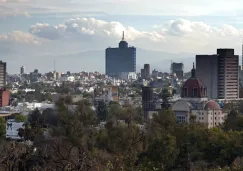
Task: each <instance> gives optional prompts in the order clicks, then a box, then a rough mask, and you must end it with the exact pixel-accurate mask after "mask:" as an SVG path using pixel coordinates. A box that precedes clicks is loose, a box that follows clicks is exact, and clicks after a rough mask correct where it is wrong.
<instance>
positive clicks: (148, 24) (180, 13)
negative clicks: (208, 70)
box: [0, 0, 243, 73]
mask: <svg viewBox="0 0 243 171" xmlns="http://www.w3.org/2000/svg"><path fill="white" fill-rule="evenodd" d="M218 3H220V5H218ZM242 8H243V2H239V1H237V0H232V1H230V2H229V1H226V0H220V1H219V0H215V1H213V2H212V1H209V0H205V1H196V2H195V1H192V0H187V1H185V2H183V3H182V2H181V1H179V0H172V1H163V0H160V1H159V0H154V1H153V3H151V2H150V1H145V0H140V1H137V0H117V1H113V0H99V1H97V0H92V1H88V2H87V1H75V0H72V1H69V0H58V1H57V0H52V1H47V0H0V25H1V27H0V60H2V61H5V62H7V63H8V66H7V71H8V72H9V73H19V71H20V67H21V66H22V65H24V66H26V67H27V70H28V72H31V71H33V70H34V69H35V68H37V69H39V71H40V72H48V71H52V70H53V68H54V67H53V62H54V60H55V61H56V65H57V69H58V70H60V71H63V72H64V71H67V70H73V71H82V70H88V71H95V70H98V71H101V72H104V64H102V62H103V61H104V58H105V56H104V53H105V48H107V47H109V46H110V47H117V45H118V43H119V41H120V39H121V35H122V31H125V38H126V40H127V41H128V43H129V45H132V46H135V47H137V48H139V49H143V50H146V51H147V52H148V53H147V54H146V55H147V56H145V55H144V54H139V53H138V54H137V59H138V63H137V65H138V67H137V68H140V67H141V65H142V64H143V62H144V63H145V62H146V63H151V65H152V66H154V68H156V69H158V70H161V71H164V72H166V71H167V72H168V65H169V64H168V63H165V62H164V61H168V62H169V61H170V60H172V61H175V62H181V61H185V62H186V63H185V65H186V67H185V69H186V71H187V70H189V69H190V65H191V61H189V60H188V59H189V58H190V59H193V57H195V56H191V55H195V54H215V53H216V49H217V48H234V49H235V54H237V55H239V56H241V46H242V45H241V44H242V35H243V22H242V21H241V19H242V18H243V13H242V12H241V11H242ZM102 49H103V50H104V51H103V52H101V50H102ZM94 51H95V52H96V51H97V52H100V54H98V53H93V52H94ZM149 51H151V53H152V54H154V56H155V57H152V56H150V55H149ZM155 51H161V59H160V58H159V53H158V52H155ZM165 53H168V54H171V55H168V56H170V58H171V59H168V57H167V56H166V55H164V54H165ZM184 53H186V54H188V55H185V54H184ZM87 54H93V56H85V55H87ZM91 58H92V59H91ZM97 58H99V59H98V60H97V61H98V62H95V61H94V59H97ZM159 61H161V62H162V63H161V64H159V63H158V62H159ZM240 61H241V60H240ZM58 67H59V68H58Z"/></svg>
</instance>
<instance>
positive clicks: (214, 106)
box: [204, 101, 221, 110]
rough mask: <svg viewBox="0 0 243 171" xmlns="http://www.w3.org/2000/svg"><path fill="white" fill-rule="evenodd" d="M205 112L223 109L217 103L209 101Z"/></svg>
mask: <svg viewBox="0 0 243 171" xmlns="http://www.w3.org/2000/svg"><path fill="white" fill-rule="evenodd" d="M204 110H221V108H220V106H219V104H218V103H217V102H215V101H209V102H207V103H206V105H205V107H204Z"/></svg>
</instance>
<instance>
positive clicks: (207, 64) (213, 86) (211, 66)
mask: <svg viewBox="0 0 243 171" xmlns="http://www.w3.org/2000/svg"><path fill="white" fill-rule="evenodd" d="M196 76H197V78H199V79H200V80H201V81H202V82H203V83H204V84H205V86H206V87H207V95H208V98H210V99H218V55H196Z"/></svg>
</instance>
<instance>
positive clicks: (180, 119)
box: [176, 116, 186, 123]
mask: <svg viewBox="0 0 243 171" xmlns="http://www.w3.org/2000/svg"><path fill="white" fill-rule="evenodd" d="M176 119H177V122H178V123H185V122H186V117H185V116H177V117H176Z"/></svg>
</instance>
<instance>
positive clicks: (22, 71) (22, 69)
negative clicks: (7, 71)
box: [20, 66, 24, 75]
mask: <svg viewBox="0 0 243 171" xmlns="http://www.w3.org/2000/svg"><path fill="white" fill-rule="evenodd" d="M23 74H24V66H22V67H20V75H23Z"/></svg>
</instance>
